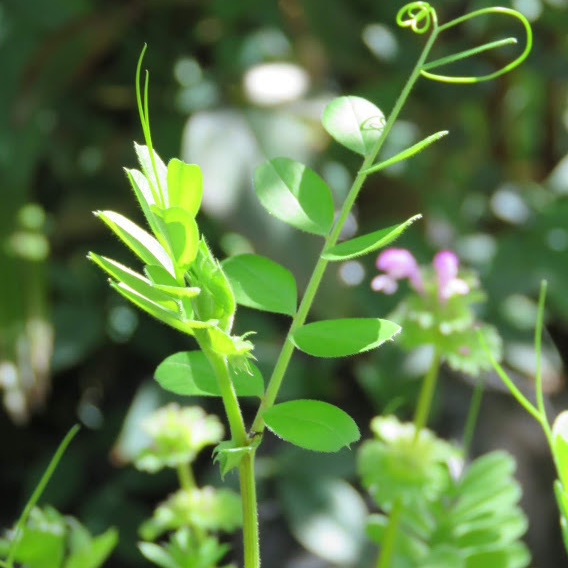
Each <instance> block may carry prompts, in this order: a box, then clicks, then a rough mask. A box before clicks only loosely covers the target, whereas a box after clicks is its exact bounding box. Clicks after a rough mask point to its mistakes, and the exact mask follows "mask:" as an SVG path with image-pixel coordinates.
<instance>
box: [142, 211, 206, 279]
mask: <svg viewBox="0 0 568 568" xmlns="http://www.w3.org/2000/svg"><path fill="white" fill-rule="evenodd" d="M152 212H153V213H154V215H155V217H156V220H157V223H158V226H159V227H160V229H161V234H162V235H163V236H164V238H165V241H166V242H167V244H168V248H169V249H170V251H171V254H172V257H173V259H174V261H175V265H176V266H177V267H179V269H180V271H181V272H182V273H183V272H185V271H186V270H187V268H188V267H189V266H190V265H191V263H192V262H193V261H194V260H195V257H196V256H197V246H198V244H199V229H198V227H197V223H196V222H195V219H194V218H193V216H192V215H191V214H190V213H189V212H187V211H186V210H185V209H182V208H181V207H169V208H168V209H159V208H158V207H155V206H154V207H152Z"/></svg>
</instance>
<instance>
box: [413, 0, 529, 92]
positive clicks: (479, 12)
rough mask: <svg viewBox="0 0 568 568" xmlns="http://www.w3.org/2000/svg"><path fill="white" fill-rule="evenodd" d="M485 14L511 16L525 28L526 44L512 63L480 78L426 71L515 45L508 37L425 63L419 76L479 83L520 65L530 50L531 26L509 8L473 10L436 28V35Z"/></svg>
mask: <svg viewBox="0 0 568 568" xmlns="http://www.w3.org/2000/svg"><path fill="white" fill-rule="evenodd" d="M486 14H504V15H506V16H512V17H513V18H516V19H518V20H519V21H520V22H521V23H522V24H523V27H524V28H525V34H526V43H525V49H524V50H523V51H522V53H521V54H520V55H519V56H518V57H516V58H515V59H514V60H513V61H511V62H510V63H508V64H507V65H505V66H503V67H501V68H500V69H498V70H497V71H494V72H493V73H489V74H488V75H480V76H477V77H475V76H464V77H459V76H454V75H438V74H435V73H430V72H429V71H428V70H429V69H434V68H436V67H440V66H441V65H446V64H448V63H453V62H454V61H460V60H462V59H466V58H468V57H472V56H473V55H477V54H478V53H482V52H484V51H489V50H492V49H497V48H498V47H502V46H504V45H508V44H512V43H517V39H516V38H513V37H510V38H506V39H503V40H499V41H493V42H489V43H485V44H483V45H481V46H478V47H475V48H473V49H468V50H465V51H460V52H459V53H456V54H454V55H450V56H448V57H443V58H441V59H437V60H436V61H431V62H429V63H426V64H425V65H424V66H423V67H422V70H421V71H420V73H421V75H422V76H423V77H426V78H428V79H433V80H434V81H443V82H445V83H479V82H481V81H489V80H490V79H495V78H496V77H499V76H500V75H504V74H505V73H508V72H509V71H511V70H512V69H514V68H515V67H517V66H518V65H520V64H521V63H522V62H523V61H524V60H525V59H526V58H527V56H528V54H529V53H530V50H531V48H532V29H531V25H530V23H529V21H528V20H527V19H526V18H525V16H523V14H521V13H520V12H517V10H512V9H511V8H502V7H497V6H495V7H493V8H483V9H481V10H475V11H474V12H471V13H469V14H466V15H465V16H462V17H460V18H456V19H455V20H451V21H450V22H448V23H446V24H444V25H442V26H440V27H438V28H437V30H436V33H439V32H442V31H444V30H447V29H449V28H451V27H454V26H457V25H458V24H461V23H463V22H465V21H466V20H470V19H472V18H476V17H478V16H483V15H486Z"/></svg>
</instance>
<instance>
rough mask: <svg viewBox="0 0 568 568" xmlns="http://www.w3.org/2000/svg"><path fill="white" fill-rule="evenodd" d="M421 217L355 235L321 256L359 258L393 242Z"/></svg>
mask: <svg viewBox="0 0 568 568" xmlns="http://www.w3.org/2000/svg"><path fill="white" fill-rule="evenodd" d="M421 217H422V215H414V217H410V219H407V220H406V221H405V222H404V223H401V224H400V225H393V226H392V227H387V228H386V229H381V230H380V231H375V232H374V233H369V234H368V235H361V236H360V237H355V238H354V239H351V240H349V241H345V242H343V243H340V244H338V245H335V246H333V247H331V248H329V249H327V250H325V251H324V252H323V254H322V255H321V256H322V258H325V259H327V260H349V259H350V258H357V257H358V256H362V255H364V254H368V253H370V252H374V251H376V250H378V249H380V248H382V247H385V246H387V245H389V244H390V243H392V242H393V241H394V240H395V239H397V238H398V237H400V235H402V233H403V232H404V231H405V230H406V229H407V228H408V227H410V225H412V223H414V221H416V220H418V219H420V218H421Z"/></svg>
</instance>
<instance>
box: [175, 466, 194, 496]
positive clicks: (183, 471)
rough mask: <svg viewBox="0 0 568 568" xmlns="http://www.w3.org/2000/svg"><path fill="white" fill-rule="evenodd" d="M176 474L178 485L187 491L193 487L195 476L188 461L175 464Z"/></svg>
mask: <svg viewBox="0 0 568 568" xmlns="http://www.w3.org/2000/svg"><path fill="white" fill-rule="evenodd" d="M177 475H178V480H179V484H180V487H181V488H182V489H183V490H184V491H189V490H190V489H193V488H194V487H195V478H194V477H193V472H192V471H191V466H190V465H189V464H188V463H179V464H178V465H177Z"/></svg>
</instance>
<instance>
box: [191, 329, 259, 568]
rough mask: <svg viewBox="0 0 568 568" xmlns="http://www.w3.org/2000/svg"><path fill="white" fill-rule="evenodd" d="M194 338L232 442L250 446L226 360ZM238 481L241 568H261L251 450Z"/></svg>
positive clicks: (202, 337)
mask: <svg viewBox="0 0 568 568" xmlns="http://www.w3.org/2000/svg"><path fill="white" fill-rule="evenodd" d="M195 336H196V339H197V341H198V343H199V346H200V347H201V349H202V351H203V352H204V353H205V356H206V357H207V359H208V360H209V362H210V363H211V366H212V367H213V370H214V371H215V375H216V377H217V382H218V384H219V389H220V390H221V396H222V398H223V405H224V407H225V412H226V413H227V419H228V421H229V428H230V429H231V439H232V440H233V441H234V442H235V443H236V444H237V445H238V446H241V447H246V446H249V445H250V439H249V437H248V435H247V432H246V429H245V424H244V420H243V415H242V413H241V409H240V406H239V400H238V398H237V393H236V392H235V388H234V386H233V382H232V380H231V376H230V374H229V366H228V363H227V358H226V357H225V356H223V355H220V354H219V353H217V352H215V351H212V350H211V349H209V348H208V347H207V343H208V338H207V335H206V332H204V333H200V332H199V331H198V330H196V334H195ZM239 481H240V489H241V500H242V511H243V543H244V555H245V565H244V568H260V547H259V536H258V509H257V502H256V485H255V478H254V448H250V451H249V452H247V453H245V455H244V457H243V458H242V460H241V463H240V464H239Z"/></svg>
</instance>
